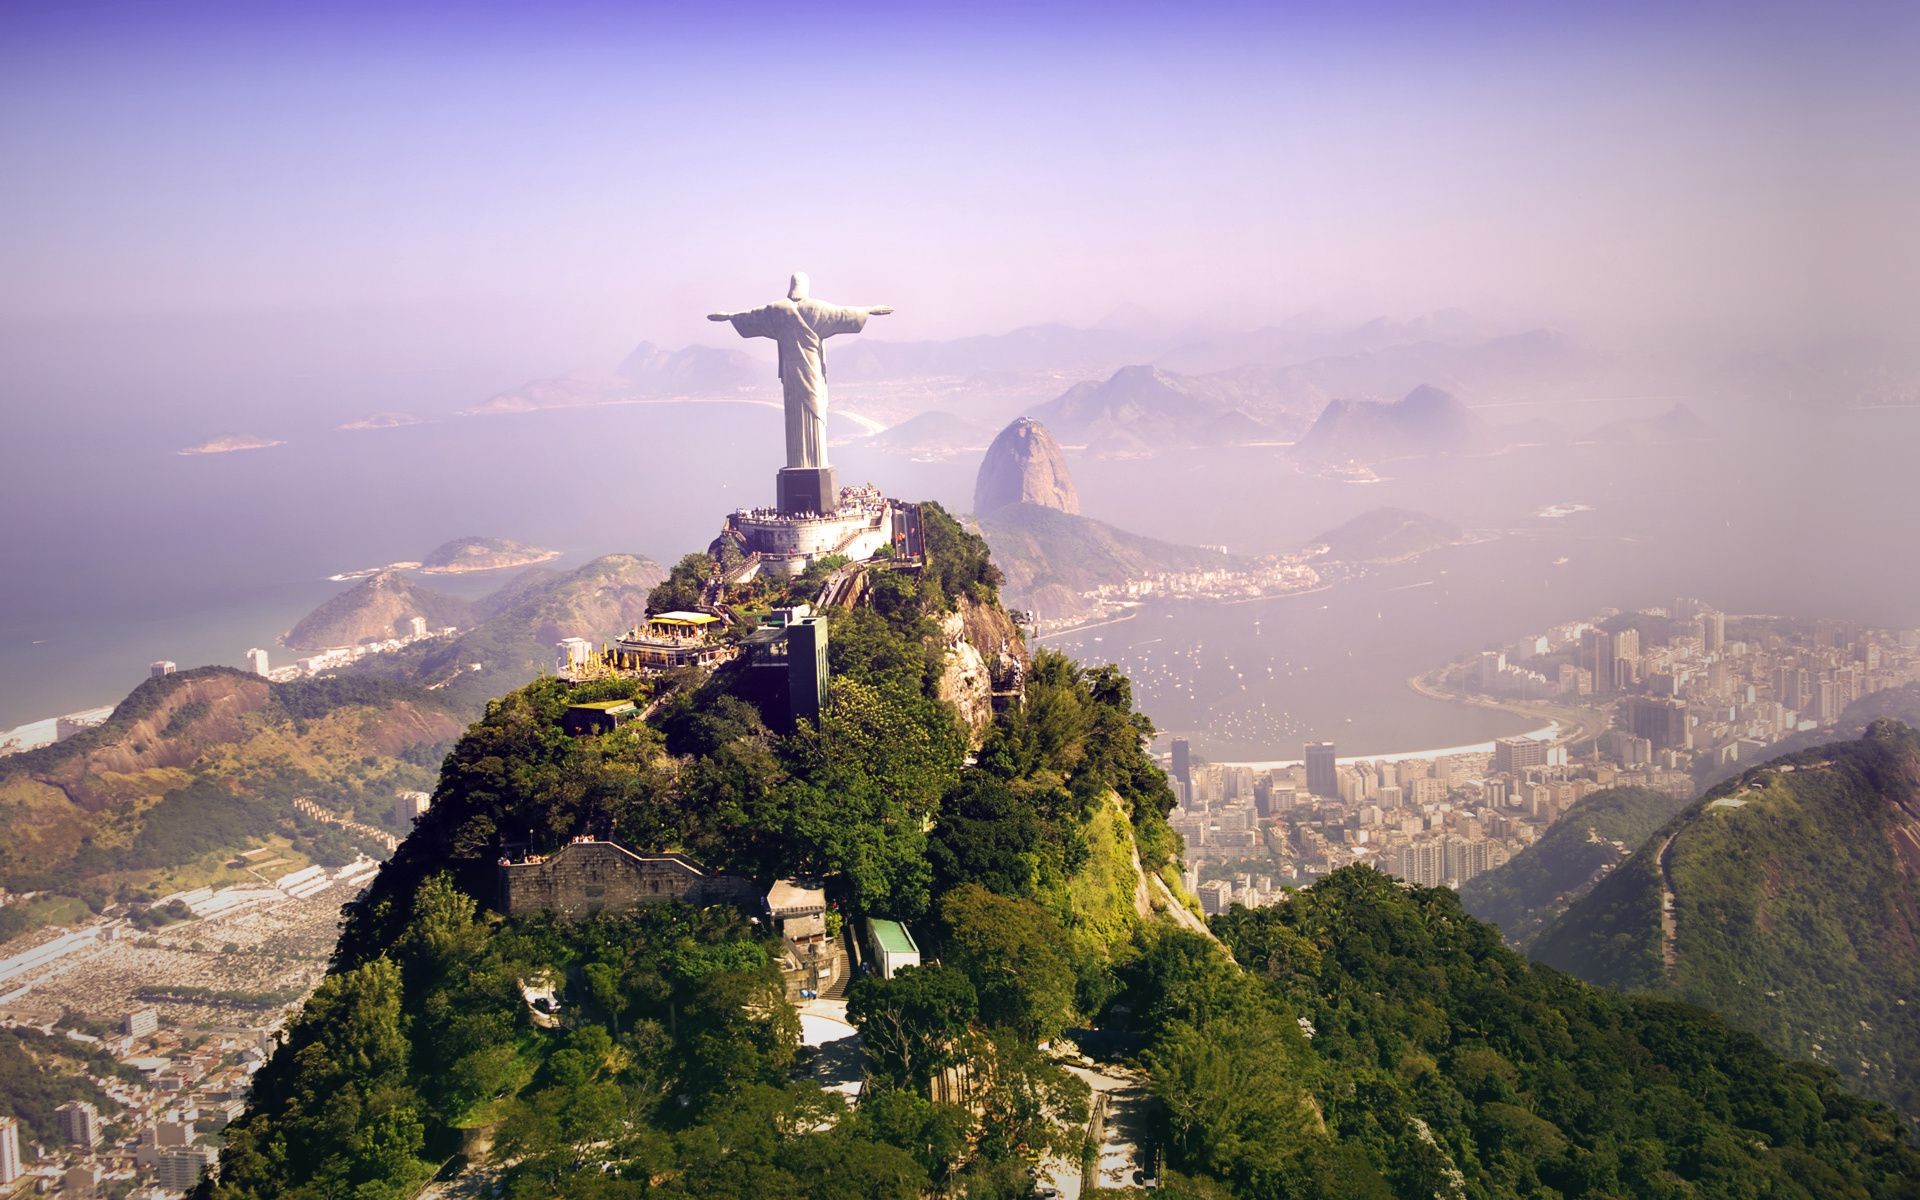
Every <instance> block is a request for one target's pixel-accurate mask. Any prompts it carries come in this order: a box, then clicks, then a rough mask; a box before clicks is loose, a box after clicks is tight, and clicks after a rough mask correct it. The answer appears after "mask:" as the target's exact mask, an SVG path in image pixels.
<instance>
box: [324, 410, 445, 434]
mask: <svg viewBox="0 0 1920 1200" xmlns="http://www.w3.org/2000/svg"><path fill="white" fill-rule="evenodd" d="M425 423H426V422H425V420H424V419H423V418H420V417H416V416H414V415H413V414H412V413H404V412H377V413H370V414H368V415H367V416H364V417H361V418H360V419H359V420H357V421H348V422H346V423H345V424H343V425H338V426H335V428H337V429H348V430H353V429H401V428H404V427H406V426H408V425H423V424H425Z"/></svg>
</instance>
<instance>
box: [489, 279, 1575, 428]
mask: <svg viewBox="0 0 1920 1200" xmlns="http://www.w3.org/2000/svg"><path fill="white" fill-rule="evenodd" d="M1110 320H1111V321H1112V322H1114V323H1112V324H1109V323H1107V322H1103V323H1102V324H1101V325H1099V326H1096V327H1094V328H1080V327H1076V326H1072V325H1066V324H1061V323H1051V324H1040V325H1029V326H1023V327H1021V328H1019V329H1015V330H1011V331H1009V332H1007V333H1001V334H987V335H980V336H973V337H962V338H953V339H948V340H940V341H920V342H888V341H885V340H883V339H880V338H876V337H871V336H862V337H858V338H843V339H837V340H836V341H835V343H834V345H833V346H832V347H831V349H830V350H829V352H828V358H829V362H830V364H831V371H832V376H833V378H834V379H835V380H836V381H838V382H841V383H846V384H853V385H856V386H855V389H854V393H853V394H854V395H856V396H857V397H858V399H857V400H856V403H858V404H859V405H860V406H861V411H868V409H869V408H871V409H873V410H874V411H873V413H871V414H870V415H877V416H882V417H885V418H887V419H891V420H894V421H896V422H897V421H900V420H902V419H903V418H904V417H906V416H911V415H914V414H915V413H916V412H920V411H924V410H926V409H927V408H930V407H938V408H946V409H953V408H964V409H967V410H973V409H976V408H978V409H979V411H985V412H988V413H989V414H990V415H992V416H994V417H995V418H996V419H997V418H999V417H1000V415H1001V414H1006V413H1009V412H1018V411H1021V410H1022V409H1024V411H1025V412H1026V413H1027V415H1030V416H1034V417H1036V418H1038V419H1040V420H1042V421H1044V422H1046V423H1047V424H1048V425H1049V426H1050V427H1051V428H1053V429H1054V431H1055V433H1056V434H1057V435H1058V436H1060V437H1061V438H1063V439H1064V440H1066V441H1068V442H1069V443H1072V444H1097V449H1099V450H1101V451H1102V452H1107V453H1113V454H1121V455H1124V454H1135V453H1145V452H1151V451H1153V450H1156V449H1159V448H1163V447H1167V446H1174V447H1181V446H1205V445H1229V444H1238V443H1240V442H1244V441H1258V440H1283V441H1284V440H1291V439H1292V438H1295V437H1297V436H1299V434H1300V433H1301V432H1302V431H1303V430H1304V429H1305V428H1306V426H1307V424H1308V422H1310V421H1311V420H1312V419H1313V417H1314V416H1315V415H1316V414H1317V413H1318V412H1319V411H1320V409H1321V408H1323V407H1325V405H1326V404H1327V403H1328V402H1329V401H1331V400H1333V399H1336V398H1348V399H1371V398H1377V397H1381V396H1394V395H1401V394H1403V393H1405V392H1407V391H1408V390H1410V389H1412V388H1415V387H1417V386H1419V385H1421V384H1431V385H1433V386H1436V387H1440V388H1444V389H1446V390H1449V391H1452V392H1455V393H1457V394H1460V395H1463V396H1467V397H1469V398H1470V399H1471V400H1473V401H1474V402H1475V403H1487V402H1490V401H1496V400H1543V399H1552V398H1554V397H1560V396H1567V395H1571V394H1573V393H1575V392H1581V391H1583V390H1590V388H1591V387H1592V386H1593V385H1594V381H1595V379H1596V377H1599V376H1603V375H1605V374H1606V372H1607V371H1608V370H1610V369H1611V368H1610V364H1609V363H1608V362H1607V361H1606V360H1604V359H1602V358H1601V357H1600V356H1598V355H1595V354H1592V353H1590V352H1587V351H1585V350H1583V349H1581V348H1579V347H1577V346H1576V345H1574V344H1573V343H1572V342H1570V341H1569V339H1567V338H1566V337H1565V336H1564V335H1563V334H1560V333H1558V332H1556V331H1554V330H1550V329H1533V330H1526V331H1522V332H1513V331H1511V330H1502V329H1500V328H1498V327H1496V326H1494V325H1492V324H1490V323H1488V322H1485V321H1483V320H1480V319H1478V318H1475V317H1472V316H1471V315H1469V314H1465V313H1462V312H1459V311H1457V310H1447V311H1442V312H1437V313H1433V314H1429V315H1428V316H1425V317H1421V318H1416V319H1414V320H1411V321H1390V320H1386V319H1375V320H1371V321H1366V322H1363V323H1360V324H1357V325H1355V324H1344V323H1341V322H1338V321H1334V320H1332V319H1330V318H1326V317H1324V316H1320V315H1316V314H1306V315H1303V316H1301V317H1298V318H1295V319H1293V320H1290V321H1287V322H1283V323H1281V324H1279V325H1274V326H1268V327H1264V328H1261V329H1256V330H1252V331H1225V330H1220V329H1218V328H1208V327H1191V326H1190V327H1185V328H1180V327H1169V326H1166V325H1165V324H1164V323H1163V322H1158V321H1156V320H1154V319H1153V318H1151V317H1149V316H1147V315H1145V314H1142V313H1138V312H1122V313H1116V314H1115V315H1114V316H1113V317H1112V318H1110ZM1076 378H1078V379H1081V380H1083V381H1085V382H1082V383H1079V384H1075V385H1073V386H1072V387H1071V388H1070V389H1069V390H1068V391H1067V393H1066V394H1065V395H1060V394H1059V392H1058V391H1052V394H1053V396H1054V397H1055V398H1054V399H1052V400H1050V401H1037V400H1036V397H1038V396H1045V395H1048V394H1049V390H1050V387H1051V389H1057V388H1059V387H1060V385H1061V382H1064V381H1069V380H1073V379H1076ZM874 383H886V384H889V385H893V386H892V387H890V388H889V389H886V390H885V391H884V394H882V393H874V394H872V395H866V394H863V389H862V388H860V387H859V386H858V385H864V384H874ZM777 394H778V387H777V383H776V381H775V378H774V367H773V364H772V362H771V361H769V360H768V359H767V358H766V357H764V356H762V355H756V354H753V353H749V352H748V351H747V350H745V349H743V348H741V347H738V346H701V345H692V346H684V347H681V348H679V349H667V348H665V347H662V346H659V345H656V344H654V343H652V342H642V343H640V344H639V345H638V346H636V347H635V348H634V350H633V351H632V352H631V353H630V354H628V355H627V357H626V358H625V359H624V360H623V361H622V362H621V363H620V364H619V365H618V366H617V367H616V368H614V369H613V370H611V371H608V370H605V369H590V370H583V371H576V372H573V373H571V374H568V375H564V376H557V377H553V378H547V379H537V380H532V381H529V382H527V383H525V384H522V385H520V386H518V387H515V388H513V389H510V390H508V391H505V392H502V393H500V394H498V395H496V396H493V397H491V398H490V399H488V400H486V401H484V402H481V403H478V404H475V405H473V406H471V407H469V408H467V409H466V410H464V412H465V413H466V414H467V415H496V414H505V413H522V412H533V411H539V410H543V409H551V408H566V407H577V406H580V405H590V404H604V403H610V402H615V401H620V400H634V399H670V398H674V397H680V396H685V397H703V398H712V397H723V396H724V397H737V396H742V395H755V396H765V397H773V396H777ZM956 432H957V431H956ZM1169 438H1171V439H1172V440H1168V439H1169ZM954 449H957V447H955V446H953V445H951V444H944V443H942V442H940V441H939V440H938V439H933V440H930V441H928V442H925V443H923V444H919V445H914V446H911V447H909V450H910V451H911V452H942V451H946V452H951V451H952V450H954Z"/></svg>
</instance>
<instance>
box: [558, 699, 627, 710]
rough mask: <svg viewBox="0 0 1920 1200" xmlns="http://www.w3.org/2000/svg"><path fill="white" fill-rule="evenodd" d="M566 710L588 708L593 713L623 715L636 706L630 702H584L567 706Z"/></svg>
mask: <svg viewBox="0 0 1920 1200" xmlns="http://www.w3.org/2000/svg"><path fill="white" fill-rule="evenodd" d="M567 707H568V708H590V709H593V710H594V711H595V712H604V713H623V712H632V711H633V710H634V709H635V708H636V707H638V706H637V705H635V704H634V702H633V701H631V700H585V701H582V702H581V703H579V704H569V705H567Z"/></svg>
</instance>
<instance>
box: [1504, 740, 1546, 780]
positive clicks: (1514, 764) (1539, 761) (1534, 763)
mask: <svg viewBox="0 0 1920 1200" xmlns="http://www.w3.org/2000/svg"><path fill="white" fill-rule="evenodd" d="M1546 765H1547V744H1546V743H1545V742H1543V741H1541V740H1540V739H1539V738H1528V737H1507V738H1500V739H1499V740H1497V741H1495V742H1494V743H1493V773H1494V774H1495V775H1519V774H1521V773H1522V772H1524V771H1525V770H1526V769H1527V768H1528V767H1544V766H1546Z"/></svg>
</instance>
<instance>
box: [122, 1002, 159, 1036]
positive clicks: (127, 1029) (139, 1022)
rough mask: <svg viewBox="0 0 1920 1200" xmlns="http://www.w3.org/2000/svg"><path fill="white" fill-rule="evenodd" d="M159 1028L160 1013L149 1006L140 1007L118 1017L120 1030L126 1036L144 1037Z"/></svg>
mask: <svg viewBox="0 0 1920 1200" xmlns="http://www.w3.org/2000/svg"><path fill="white" fill-rule="evenodd" d="M159 1028H160V1014H159V1013H158V1012H156V1011H155V1010H153V1009H151V1008H142V1009H139V1010H137V1011H135V1012H130V1013H128V1014H127V1015H126V1016H124V1017H121V1018H120V1032H121V1033H124V1034H126V1035H127V1036H128V1037H146V1036H147V1035H148V1034H150V1033H153V1032H154V1031H155V1030H157V1029H159Z"/></svg>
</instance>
